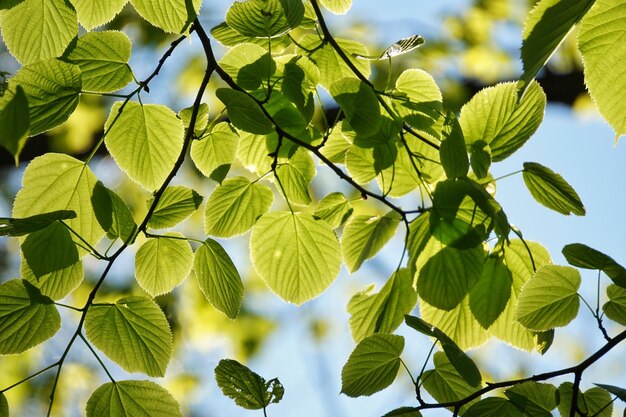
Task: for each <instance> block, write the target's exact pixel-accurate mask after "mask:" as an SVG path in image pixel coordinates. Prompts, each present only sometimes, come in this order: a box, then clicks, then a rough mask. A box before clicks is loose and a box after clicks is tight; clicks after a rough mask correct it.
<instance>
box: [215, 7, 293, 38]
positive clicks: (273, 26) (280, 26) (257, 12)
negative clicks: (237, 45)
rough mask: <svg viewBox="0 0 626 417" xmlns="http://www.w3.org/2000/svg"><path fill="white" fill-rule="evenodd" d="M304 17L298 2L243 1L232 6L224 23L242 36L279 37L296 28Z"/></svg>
mask: <svg viewBox="0 0 626 417" xmlns="http://www.w3.org/2000/svg"><path fill="white" fill-rule="evenodd" d="M303 17H304V5H303V4H302V1H300V0H245V1H238V2H235V3H233V4H232V6H231V7H230V8H229V9H228V12H227V13H226V23H227V24H228V26H230V27H232V28H233V29H235V30H236V31H237V32H239V33H241V34H242V35H244V36H253V37H258V38H268V37H275V36H281V35H284V34H285V33H287V32H289V31H290V30H291V29H293V28H295V27H297V26H298V25H299V24H300V22H301V21H302V18H303Z"/></svg>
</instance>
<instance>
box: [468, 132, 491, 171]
mask: <svg viewBox="0 0 626 417" xmlns="http://www.w3.org/2000/svg"><path fill="white" fill-rule="evenodd" d="M470 154H471V156H472V160H471V165H472V171H473V172H474V174H476V177H477V178H479V179H481V178H485V177H486V176H487V175H489V167H491V148H490V147H489V145H487V143H486V142H485V141H483V140H477V141H476V142H474V143H472V146H471V147H470Z"/></svg>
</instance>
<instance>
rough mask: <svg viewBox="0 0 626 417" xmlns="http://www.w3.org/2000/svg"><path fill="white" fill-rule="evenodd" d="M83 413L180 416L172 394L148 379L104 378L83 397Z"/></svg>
mask: <svg viewBox="0 0 626 417" xmlns="http://www.w3.org/2000/svg"><path fill="white" fill-rule="evenodd" d="M86 412H87V417H118V416H150V417H183V415H182V414H181V412H180V405H178V403H177V402H176V400H175V399H174V397H172V394H170V393H169V392H168V391H166V390H165V389H164V388H162V387H160V386H159V385H157V384H155V383H154V382H152V381H118V382H107V383H106V384H104V385H101V386H100V388H98V389H97V390H95V391H94V393H93V394H91V397H89V401H87V407H86Z"/></svg>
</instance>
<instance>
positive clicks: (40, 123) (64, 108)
mask: <svg viewBox="0 0 626 417" xmlns="http://www.w3.org/2000/svg"><path fill="white" fill-rule="evenodd" d="M22 4H23V3H22ZM18 86H20V87H21V88H22V89H23V91H24V94H25V95H26V99H27V101H28V109H29V110H28V112H29V113H28V114H29V116H28V117H29V120H30V126H29V133H28V134H29V135H30V136H34V135H36V134H38V133H41V132H45V131H46V130H50V129H52V128H53V127H56V126H58V125H60V124H61V123H63V122H65V121H66V120H67V119H68V117H70V115H71V114H72V113H73V112H74V109H76V106H77V105H78V94H79V93H80V90H81V86H82V81H81V72H80V69H79V68H78V67H77V66H76V65H72V64H68V63H65V62H61V61H59V60H57V59H49V60H47V61H40V62H36V63H33V64H28V65H24V66H23V67H22V68H20V70H19V71H18V72H17V74H15V77H13V78H11V79H10V83H9V90H8V91H7V92H6V93H5V94H4V96H3V97H0V108H2V109H4V108H5V103H8V102H9V101H10V100H12V99H13V97H14V95H15V94H17V91H16V90H14V89H13V87H15V88H16V89H17V87H18ZM18 109H19V108H18ZM22 110H23V109H22Z"/></svg>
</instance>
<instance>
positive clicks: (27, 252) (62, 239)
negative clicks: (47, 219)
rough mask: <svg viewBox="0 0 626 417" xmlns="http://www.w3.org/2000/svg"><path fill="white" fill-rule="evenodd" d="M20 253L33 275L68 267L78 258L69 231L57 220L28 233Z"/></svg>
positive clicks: (36, 275) (41, 274)
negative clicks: (43, 227)
mask: <svg viewBox="0 0 626 417" xmlns="http://www.w3.org/2000/svg"><path fill="white" fill-rule="evenodd" d="M22 254H23V256H24V261H25V262H26V264H28V267H29V269H30V270H31V271H32V272H33V274H34V275H35V277H43V276H44V275H46V274H50V273H51V272H55V271H60V270H62V269H64V268H68V267H70V266H72V265H73V264H75V263H76V262H78V260H79V256H78V250H77V248H76V244H75V243H74V241H73V240H72V235H71V234H70V231H69V230H68V229H67V227H65V226H64V225H63V224H61V223H59V222H54V223H51V224H50V225H49V226H48V227H46V228H45V229H42V230H38V231H36V232H33V233H31V234H29V235H28V236H27V237H26V239H24V240H23V241H22Z"/></svg>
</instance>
